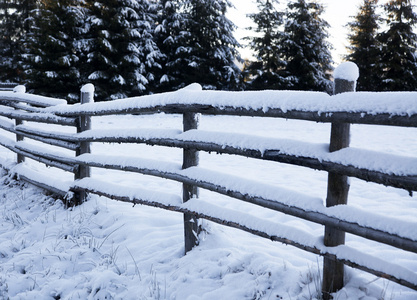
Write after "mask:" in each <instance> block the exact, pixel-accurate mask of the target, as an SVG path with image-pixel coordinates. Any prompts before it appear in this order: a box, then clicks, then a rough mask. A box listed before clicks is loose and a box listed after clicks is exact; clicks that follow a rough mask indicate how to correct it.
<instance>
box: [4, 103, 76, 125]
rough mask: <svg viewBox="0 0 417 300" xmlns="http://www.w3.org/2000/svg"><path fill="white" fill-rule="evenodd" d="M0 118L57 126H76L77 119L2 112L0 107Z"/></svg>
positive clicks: (9, 111)
mask: <svg viewBox="0 0 417 300" xmlns="http://www.w3.org/2000/svg"><path fill="white" fill-rule="evenodd" d="M0 116H3V117H7V118H10V119H18V120H22V121H32V122H38V123H48V124H58V125H67V126H76V125H77V119H75V118H67V117H59V116H55V115H52V114H45V113H30V112H23V111H14V110H4V109H3V110H2V109H1V107H0Z"/></svg>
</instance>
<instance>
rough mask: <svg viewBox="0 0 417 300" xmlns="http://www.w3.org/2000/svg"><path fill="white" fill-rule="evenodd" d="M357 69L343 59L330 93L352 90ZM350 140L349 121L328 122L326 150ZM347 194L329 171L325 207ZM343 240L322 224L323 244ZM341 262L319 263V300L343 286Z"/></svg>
mask: <svg viewBox="0 0 417 300" xmlns="http://www.w3.org/2000/svg"><path fill="white" fill-rule="evenodd" d="M358 76H359V71H358V67H357V66H356V64H354V63H352V62H346V63H343V64H341V65H340V66H339V67H337V68H336V69H335V71H334V94H335V95H336V94H340V93H346V92H354V91H355V89H356V80H357V79H358ZM349 143H350V124H348V123H332V126H331V134H330V146H329V151H330V152H334V151H337V150H340V149H343V148H346V147H349ZM348 193H349V181H348V177H347V176H346V175H340V174H335V173H332V172H329V174H328V183H327V198H326V206H327V207H331V206H335V205H341V204H347V200H348ZM344 243H345V232H343V231H339V230H337V229H334V228H333V227H330V226H325V229H324V245H325V246H328V247H334V246H338V245H343V244H344ZM343 280H344V265H343V263H340V262H338V261H337V260H336V259H335V257H329V256H326V257H324V263H323V283H322V293H323V299H324V300H328V299H332V296H331V293H334V292H336V291H338V290H340V289H341V288H343Z"/></svg>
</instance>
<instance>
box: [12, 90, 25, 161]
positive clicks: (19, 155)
mask: <svg viewBox="0 0 417 300" xmlns="http://www.w3.org/2000/svg"><path fill="white" fill-rule="evenodd" d="M13 93H26V87H25V86H24V85H18V86H16V87H15V88H14V89H13ZM16 109H17V108H16ZM21 124H23V121H22V120H19V119H15V125H16V126H18V125H21ZM19 141H23V135H20V134H16V142H19ZM24 161H25V157H24V156H23V155H22V154H17V163H18V164H19V163H21V162H24Z"/></svg>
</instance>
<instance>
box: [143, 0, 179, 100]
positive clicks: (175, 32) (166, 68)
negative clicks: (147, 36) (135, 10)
mask: <svg viewBox="0 0 417 300" xmlns="http://www.w3.org/2000/svg"><path fill="white" fill-rule="evenodd" d="M184 29H185V24H184V18H183V14H181V13H180V6H179V3H178V1H172V0H160V1H158V2H157V6H156V23H155V27H154V34H153V36H154V41H155V43H156V45H157V47H158V49H159V50H160V51H161V54H162V55H163V56H162V59H161V68H159V69H156V70H155V81H154V85H153V87H152V88H151V90H152V91H153V92H166V91H172V90H174V89H175V88H176V87H178V86H180V85H181V81H180V78H181V76H180V74H181V70H180V69H178V68H177V67H175V65H176V60H177V59H179V57H178V54H180V53H181V49H182V48H183V46H182V45H181V43H180V41H181V40H184V37H183V34H184V33H185V31H184ZM179 48H180V49H179Z"/></svg>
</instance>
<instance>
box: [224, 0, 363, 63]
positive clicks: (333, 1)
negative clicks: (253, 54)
mask: <svg viewBox="0 0 417 300" xmlns="http://www.w3.org/2000/svg"><path fill="white" fill-rule="evenodd" d="M231 1H232V3H233V4H234V6H235V7H236V9H232V10H230V11H229V13H228V17H229V18H230V20H232V21H233V22H234V23H235V24H236V25H237V26H238V27H239V29H238V30H236V32H235V37H236V38H237V39H238V40H239V39H240V38H242V37H244V36H247V35H250V33H248V32H247V31H245V30H244V28H246V27H248V26H249V25H250V24H251V20H250V19H249V18H246V14H248V13H254V12H257V8H256V4H255V0H231ZM287 2H288V1H287V0H281V1H280V3H281V4H282V5H284V7H285V6H286V4H287ZM320 2H321V3H322V4H323V5H324V6H325V8H326V10H325V14H323V18H324V19H325V20H326V21H327V22H328V23H329V24H330V28H329V33H330V35H331V39H330V42H331V43H332V44H333V47H334V48H335V49H334V50H333V52H332V53H333V60H334V61H335V63H336V65H337V64H339V63H340V61H341V58H342V56H343V55H345V54H346V53H347V51H346V45H347V41H346V38H347V34H348V30H347V28H345V25H346V24H347V23H348V22H350V21H351V20H352V19H351V18H350V16H354V15H356V14H357V13H358V7H359V5H360V4H361V3H362V2H363V1H362V0H320ZM242 43H244V42H242ZM241 53H242V58H245V57H249V56H250V51H249V50H247V49H244V50H242V51H241Z"/></svg>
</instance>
